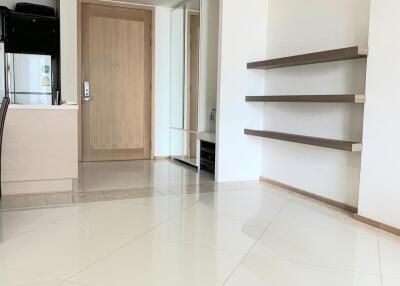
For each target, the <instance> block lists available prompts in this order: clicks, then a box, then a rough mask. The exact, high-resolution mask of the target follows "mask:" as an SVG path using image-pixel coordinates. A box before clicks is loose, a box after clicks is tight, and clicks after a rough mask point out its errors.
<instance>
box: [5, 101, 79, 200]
mask: <svg viewBox="0 0 400 286" xmlns="http://www.w3.org/2000/svg"><path fill="white" fill-rule="evenodd" d="M1 172H2V176H1V179H2V191H3V194H26V193H47V192H63V191H72V189H73V181H74V180H75V179H76V178H78V106H76V105H75V106H74V105H61V106H33V105H10V108H9V110H8V112H7V117H6V121H5V129H4V137H3V150H2V168H1Z"/></svg>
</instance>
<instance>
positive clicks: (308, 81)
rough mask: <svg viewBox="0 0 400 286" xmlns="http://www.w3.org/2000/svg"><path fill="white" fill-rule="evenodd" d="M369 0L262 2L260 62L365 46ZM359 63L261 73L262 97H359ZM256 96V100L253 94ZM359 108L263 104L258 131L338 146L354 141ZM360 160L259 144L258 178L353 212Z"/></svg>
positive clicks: (362, 79) (363, 62)
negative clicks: (263, 52) (264, 32)
mask: <svg viewBox="0 0 400 286" xmlns="http://www.w3.org/2000/svg"><path fill="white" fill-rule="evenodd" d="M368 23H369V0H335V1H330V0H322V1H321V0H302V1H297V0H269V13H268V37H267V58H274V57H282V56H289V55H296V54H302V53H307V52H314V51H322V50H329V49H335V48H344V47H350V46H356V45H359V46H362V47H367V43H368ZM365 69H366V60H364V59H362V60H355V61H345V62H336V63H328V64H318V65H310V66H302V67H295V68H286V69H279V70H271V71H268V72H266V89H265V92H266V94H267V95H281V94H283V95H285V94H289V95H290V94H341V93H344V94H354V93H356V94H364V89H365ZM253 95H261V94H253ZM362 126H363V106H362V105H350V104H311V103H310V104H295V103H294V104H292V103H287V104H265V107H264V128H265V129H266V130H273V131H280V132H288V133H294V134H302V135H309V136H317V137H325V138H332V139H341V140H354V141H360V140H361V139H362ZM360 160H361V155H360V154H357V153H355V154H353V153H349V152H342V151H336V150H330V149H324V148H319V147H312V146H306V145H300V144H296V143H287V142H281V141H272V140H264V143H263V167H262V176H264V177H266V178H269V179H272V180H276V181H279V182H281V183H284V184H287V185H290V186H293V187H297V188H300V189H302V190H306V191H308V192H312V193H315V194H318V195H321V196H324V197H327V198H330V199H333V200H336V201H339V202H343V203H346V204H349V205H352V206H354V207H357V204H358V189H359V176H360Z"/></svg>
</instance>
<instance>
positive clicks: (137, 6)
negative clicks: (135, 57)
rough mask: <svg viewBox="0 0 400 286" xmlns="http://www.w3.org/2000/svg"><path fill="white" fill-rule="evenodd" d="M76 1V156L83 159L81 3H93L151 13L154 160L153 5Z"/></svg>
mask: <svg viewBox="0 0 400 286" xmlns="http://www.w3.org/2000/svg"><path fill="white" fill-rule="evenodd" d="M76 1H77V15H78V17H77V18H78V26H77V30H78V31H77V34H78V45H77V49H78V90H77V94H78V100H77V101H78V106H79V112H78V158H79V162H82V160H83V136H82V98H81V96H82V95H81V93H82V5H84V4H94V5H103V6H108V7H119V8H128V9H137V10H146V11H150V12H151V15H152V17H151V18H152V20H151V43H152V44H151V95H150V96H151V98H150V102H151V103H150V105H151V119H150V120H151V123H150V125H151V132H150V137H151V138H150V146H151V147H150V148H151V152H150V159H151V160H154V131H155V120H154V110H155V102H154V99H155V88H154V87H155V43H154V39H155V7H154V6H148V5H140V4H135V3H124V2H114V1H110V0H108V1H107V0H76Z"/></svg>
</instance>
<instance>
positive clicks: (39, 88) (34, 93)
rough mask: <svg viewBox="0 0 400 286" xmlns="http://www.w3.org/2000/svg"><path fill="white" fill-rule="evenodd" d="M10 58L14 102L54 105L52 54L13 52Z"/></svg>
mask: <svg viewBox="0 0 400 286" xmlns="http://www.w3.org/2000/svg"><path fill="white" fill-rule="evenodd" d="M8 58H10V60H9V65H11V66H12V68H11V71H10V76H11V86H12V88H11V89H10V92H11V93H12V95H13V96H12V98H14V103H16V104H25V105H52V70H51V56H44V55H30V54H11V55H10V56H9V57H8Z"/></svg>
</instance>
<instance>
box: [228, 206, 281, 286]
mask: <svg viewBox="0 0 400 286" xmlns="http://www.w3.org/2000/svg"><path fill="white" fill-rule="evenodd" d="M288 203H289V202H288V201H286V202H285V204H284V205H283V206H282V208H281V209H280V210H279V211H278V212H277V213H276V215H275V216H274V217H273V219H272V220H271V222H270V223H269V224H268V225H267V227H266V228H265V230H264V231H263V232H262V233H261V234H260V236H259V238H258V239H257V240H256V241H255V242H254V243H253V245H252V246H251V247H250V249H249V250H248V251H247V252H246V253H245V254H244V256H243V257H242V259H240V261H239V263H238V264H237V265H236V267H235V268H234V269H233V270H232V272H231V274H229V275H228V277H227V278H226V279H225V281H224V283H223V284H222V285H223V286H224V285H226V284H227V283H228V282H229V280H230V279H231V278H232V276H233V274H235V272H236V271H237V270H238V269H239V267H240V265H241V264H242V263H243V261H244V260H245V259H246V258H247V257H248V256H249V254H250V252H251V251H252V250H253V249H254V247H255V246H256V244H257V243H258V242H259V241H260V240H261V238H262V237H263V236H264V234H265V233H266V232H267V231H268V229H269V228H270V227H271V225H272V224H273V223H274V221H275V220H276V218H277V217H278V216H279V215H280V214H281V212H282V211H283V209H284V208H285V207H286V206H287V205H288Z"/></svg>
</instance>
